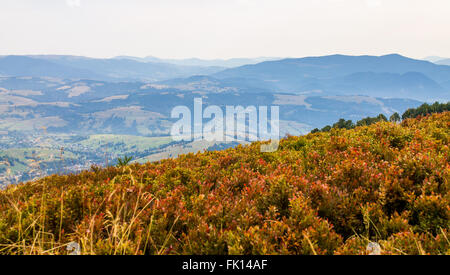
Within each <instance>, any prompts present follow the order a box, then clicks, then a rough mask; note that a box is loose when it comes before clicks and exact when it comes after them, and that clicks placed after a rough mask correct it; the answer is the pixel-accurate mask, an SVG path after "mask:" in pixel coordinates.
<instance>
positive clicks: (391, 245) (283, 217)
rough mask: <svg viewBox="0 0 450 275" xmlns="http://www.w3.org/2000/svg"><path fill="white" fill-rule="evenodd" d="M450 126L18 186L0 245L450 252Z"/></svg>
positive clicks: (0, 228) (430, 120)
mask: <svg viewBox="0 0 450 275" xmlns="http://www.w3.org/2000/svg"><path fill="white" fill-rule="evenodd" d="M449 126H450V113H448V112H447V113H443V114H436V115H432V116H429V117H425V118H419V119H409V120H405V121H403V122H402V124H395V123H387V122H386V123H378V124H374V125H371V126H368V127H358V128H356V129H354V130H337V129H333V130H332V131H331V132H328V133H317V134H309V135H307V136H303V137H289V138H287V139H284V140H282V141H281V143H280V148H279V150H278V151H277V152H274V153H261V152H260V150H259V149H260V144H259V143H254V144H252V145H250V146H247V147H242V146H239V147H237V148H236V149H228V150H226V151H220V152H217V151H216V152H206V153H201V154H195V155H194V154H188V155H183V156H180V157H179V158H177V159H168V160H163V161H160V162H155V163H147V164H144V165H138V164H134V165H131V166H121V167H109V168H107V169H100V168H95V167H94V168H93V169H92V171H90V172H88V171H86V172H83V173H81V174H79V175H67V176H51V177H47V178H44V179H41V180H38V181H35V182H29V183H25V184H20V185H18V186H9V187H7V188H6V189H5V190H3V191H0V244H1V245H2V249H1V250H0V253H4V254H30V253H35V254H65V253H67V251H66V246H67V244H68V243H70V242H76V243H78V244H80V246H81V253H83V254H367V253H368V252H367V250H366V246H367V244H368V242H369V240H370V241H375V242H378V243H379V244H380V245H381V248H382V253H383V254H448V253H450V242H449V241H448V239H449V238H450V234H449V233H450V232H449V227H450V200H449V199H450V198H449V196H448V194H449V191H450V185H449V184H450V182H449V179H450V174H449V173H450V169H449V162H450V159H449V156H450V151H449V146H448V145H449V138H450V130H449V129H450V127H449ZM36 240H39V241H38V242H36Z"/></svg>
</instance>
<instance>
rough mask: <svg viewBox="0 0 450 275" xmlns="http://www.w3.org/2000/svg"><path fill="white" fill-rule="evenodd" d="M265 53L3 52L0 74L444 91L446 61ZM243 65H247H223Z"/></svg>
mask: <svg viewBox="0 0 450 275" xmlns="http://www.w3.org/2000/svg"><path fill="white" fill-rule="evenodd" d="M265 59H271V58H260V59H230V60H200V59H186V60H168V59H158V58H155V57H147V58H136V57H116V58H111V59H95V58H87V57H77V56H61V55H34V56H4V57H0V75H3V76H10V77H11V76H12V77H15V76H32V77H56V78H61V79H72V80H77V79H88V80H97V81H107V82H146V83H154V84H162V85H165V86H168V87H172V88H173V87H176V88H181V89H188V90H189V89H190V90H192V89H200V90H206V91H208V92H209V91H212V90H214V91H215V92H217V91H225V90H227V91H228V90H230V89H234V90H239V91H241V92H249V93H260V92H268V93H295V94H307V95H311V94H314V95H321V96H330V95H331V96H333V95H339V96H342V95H362V96H373V97H386V98H391V97H395V98H410V99H415V100H420V101H434V100H444V101H445V100H448V98H449V94H450V66H448V65H439V64H434V63H432V62H429V61H424V60H416V59H411V58H407V57H404V56H401V55H398V54H391V55H384V56H346V55H330V56H321V57H306V58H289V59H281V60H270V61H264V62H260V63H256V62H258V61H260V60H265ZM439 62H442V63H445V62H446V61H445V60H443V61H439ZM447 62H448V61H447ZM244 63H249V64H247V65H243V66H237V67H232V68H226V67H228V66H233V65H240V64H244ZM254 63H256V64H254ZM449 63H450V62H449ZM212 65H220V66H212Z"/></svg>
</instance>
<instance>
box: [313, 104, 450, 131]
mask: <svg viewBox="0 0 450 275" xmlns="http://www.w3.org/2000/svg"><path fill="white" fill-rule="evenodd" d="M446 111H450V102H447V103H439V102H435V103H433V104H431V105H430V104H428V103H424V104H422V105H420V106H419V107H417V108H410V109H408V110H406V111H405V112H404V113H403V115H402V116H401V117H400V115H399V114H398V113H397V112H395V113H394V114H392V115H391V116H390V117H389V119H388V118H387V117H386V116H385V115H383V114H379V115H378V116H376V117H366V118H363V119H361V120H359V121H357V122H356V124H355V123H353V121H352V120H345V119H343V118H341V119H339V121H338V122H336V123H334V124H333V125H332V126H330V125H327V126H325V127H323V128H322V129H318V128H316V129H314V130H312V131H311V133H318V132H328V131H330V130H331V129H333V128H337V129H353V128H355V127H359V126H369V125H372V124H374V123H377V122H381V121H385V122H387V121H390V122H395V123H398V122H400V121H402V119H407V118H416V117H418V116H426V115H429V114H433V113H442V112H446Z"/></svg>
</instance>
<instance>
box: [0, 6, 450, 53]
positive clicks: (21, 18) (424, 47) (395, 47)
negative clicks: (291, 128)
mask: <svg viewBox="0 0 450 275" xmlns="http://www.w3.org/2000/svg"><path fill="white" fill-rule="evenodd" d="M449 15H450V1H449V0H426V1H425V0H38V1H37V0H1V1H0V55H10V54H69V55H83V56H90V57H101V58H108V57H113V56H118V55H130V56H139V57H144V56H156V57H161V58H190V57H197V58H203V59H215V58H221V59H227V58H233V57H262V56H266V57H303V56H318V55H327V54H337V53H339V54H350V55H362V54H369V55H383V54H390V53H399V54H403V55H405V56H409V57H414V58H423V57H426V56H431V55H435V56H442V57H450V16H449Z"/></svg>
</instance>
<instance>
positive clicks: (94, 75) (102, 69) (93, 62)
mask: <svg viewBox="0 0 450 275" xmlns="http://www.w3.org/2000/svg"><path fill="white" fill-rule="evenodd" d="M223 69H224V68H222V67H204V66H182V65H174V64H169V63H160V62H139V61H135V60H131V59H115V58H112V59H96V58H87V57H78V56H61V55H34V56H4V57H0V75H4V76H33V77H58V78H67V79H93V80H104V81H137V80H139V81H158V80H163V79H170V78H175V77H188V76H191V75H196V74H211V73H215V72H218V71H221V70H223Z"/></svg>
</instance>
